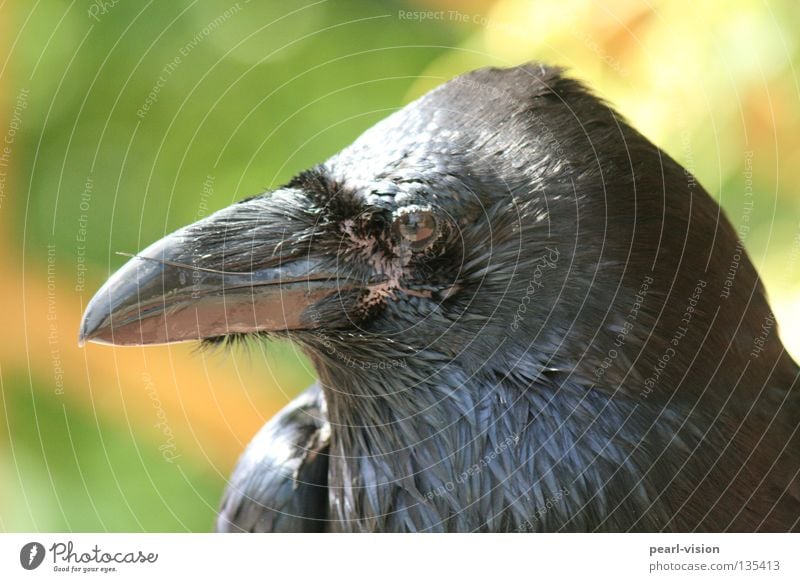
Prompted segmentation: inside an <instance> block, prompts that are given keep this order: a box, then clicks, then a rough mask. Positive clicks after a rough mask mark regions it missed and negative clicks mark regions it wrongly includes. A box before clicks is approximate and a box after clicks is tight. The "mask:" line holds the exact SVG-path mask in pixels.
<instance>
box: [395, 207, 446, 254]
mask: <svg viewBox="0 0 800 582" xmlns="http://www.w3.org/2000/svg"><path fill="white" fill-rule="evenodd" d="M395 224H396V225H397V231H398V232H399V233H400V236H401V237H403V240H404V241H405V242H406V243H408V244H409V245H410V246H411V248H413V249H414V250H421V249H424V248H426V247H427V246H428V245H430V244H431V243H432V242H434V241H435V240H436V238H437V236H438V234H439V231H438V228H437V224H436V216H435V215H434V214H433V212H431V211H429V210H418V209H410V210H407V211H405V212H402V213H400V215H399V216H398V217H397V220H396V222H395Z"/></svg>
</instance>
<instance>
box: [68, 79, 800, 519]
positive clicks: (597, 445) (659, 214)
mask: <svg viewBox="0 0 800 582" xmlns="http://www.w3.org/2000/svg"><path fill="white" fill-rule="evenodd" d="M262 335H263V336H265V337H278V338H285V339H288V340H290V341H292V342H295V343H296V344H297V345H299V346H301V347H302V349H303V350H304V351H305V353H307V354H308V356H309V357H310V358H311V360H312V361H313V363H314V366H315V367H316V371H317V373H318V375H319V382H318V383H317V384H316V385H314V386H313V387H312V388H310V389H309V390H308V391H306V392H305V393H304V394H302V395H301V396H300V397H299V398H297V399H296V400H295V401H294V402H292V403H291V404H289V405H288V406H287V407H286V408H285V409H284V410H283V411H282V412H281V413H280V414H278V415H277V416H276V417H275V418H274V419H273V420H271V421H270V422H269V423H268V424H267V425H266V426H265V427H264V428H263V429H262V431H261V432H260V433H259V434H258V435H257V436H256V437H255V439H254V441H253V442H252V444H251V445H250V446H249V447H248V449H247V451H246V452H245V453H244V455H243V457H242V459H241V461H240V462H239V465H238V467H237V469H236V471H235V473H234V474H233V477H232V479H231V482H230V486H229V488H228V490H227V492H226V494H225V497H224V500H223V502H222V507H221V511H220V513H219V518H218V520H217V529H218V530H221V531H490V532H499V531H788V530H794V529H797V528H798V521H799V520H800V479H798V471H800V437H799V435H798V430H797V429H798V422H800V401H799V400H798V398H799V396H798V394H799V393H800V387H799V385H798V367H797V365H796V364H795V363H794V362H793V361H792V359H791V358H790V356H789V355H787V353H786V352H785V350H784V348H783V346H782V344H781V341H780V339H779V337H778V334H777V328H776V324H775V319H774V316H773V315H772V313H771V311H770V307H769V304H768V303H767V299H766V297H765V292H764V288H763V286H762V284H761V282H760V280H759V278H758V275H757V273H756V271H755V269H754V267H753V265H752V264H751V262H750V261H749V259H748V258H747V255H746V253H745V251H744V250H743V247H742V244H741V242H740V241H739V240H738V239H737V236H736V233H735V231H734V229H733V228H732V226H731V224H730V223H729V222H728V220H727V219H726V218H725V217H724V216H723V214H722V213H721V210H720V207H719V206H718V205H717V204H716V203H715V202H714V201H713V200H712V198H711V197H710V196H709V195H708V194H707V193H706V192H705V191H704V190H703V188H702V187H701V186H700V185H699V184H698V183H697V181H696V180H695V178H694V177H693V176H692V175H691V174H690V173H689V172H687V171H686V170H684V168H682V167H681V166H680V165H679V164H678V163H677V162H675V161H674V160H673V159H671V158H670V157H669V156H668V155H666V154H665V153H664V152H663V151H661V150H660V149H659V148H658V147H656V146H655V145H653V144H652V143H651V142H650V141H648V140H647V139H646V138H644V137H643V136H642V135H641V134H639V133H638V132H637V131H636V130H634V129H632V128H631V127H630V126H629V125H628V124H627V123H626V122H625V121H624V119H622V118H621V117H620V115H619V114H617V113H616V112H615V111H614V110H613V109H611V108H610V107H609V106H608V105H607V104H605V103H604V102H602V101H601V100H600V99H598V98H597V97H595V96H593V95H592V94H591V93H590V92H589V91H587V90H586V89H585V88H584V87H583V86H582V85H581V84H580V83H579V82H577V81H575V80H572V79H570V78H569V77H567V76H565V75H564V74H563V73H562V71H560V70H558V69H554V68H549V67H545V66H542V65H538V64H528V65H524V66H519V67H515V68H510V69H497V68H488V69H482V70H477V71H474V72H471V73H468V74H465V75H463V76H460V77H458V78H455V79H453V80H451V81H449V82H447V83H445V84H444V85H442V86H440V87H438V88H437V89H435V90H433V91H431V92H430V93H428V94H427V95H425V96H423V97H422V98H420V99H418V100H417V101H415V102H413V103H411V104H410V105H408V106H407V107H405V108H403V109H401V110H399V111H398V112H396V113H394V114H393V115H391V116H390V117H388V118H387V119H385V120H383V121H381V122H380V123H378V124H377V125H375V126H374V127H372V128H371V129H369V130H368V131H366V132H365V133H364V134H363V135H362V136H361V137H360V138H358V139H357V140H356V141H355V143H353V144H352V145H351V146H350V147H348V148H346V149H345V150H343V151H342V152H340V153H338V154H336V155H334V156H333V157H332V158H330V159H329V160H328V161H327V162H325V163H323V164H320V165H318V166H316V167H314V168H312V169H310V170H307V171H304V172H301V173H300V174H299V175H297V176H296V177H295V178H294V179H292V180H291V181H290V182H289V183H288V184H286V185H285V186H283V187H282V188H279V189H277V190H275V191H273V192H267V193H264V194H261V195H258V196H255V197H252V198H248V199H246V200H242V201H241V202H238V203H236V204H233V205H232V206H230V207H228V208H225V209H223V210H221V211H219V212H217V213H216V214H214V215H213V216H210V217H208V218H206V219H203V220H201V221H199V222H196V223H194V224H191V225H189V226H187V227H185V228H182V229H180V230H178V231H177V232H175V233H173V234H171V235H169V236H167V237H165V238H163V239H162V240H160V241H159V242H157V243H155V244H154V245H152V246H150V247H149V248H147V249H146V250H144V251H143V252H142V253H141V254H140V255H138V256H137V257H136V258H133V259H131V260H130V262H128V264H126V265H125V266H124V267H122V268H121V269H120V270H119V271H118V272H117V273H116V274H115V275H113V276H112V277H111V278H110V279H109V281H108V282H107V283H106V284H105V285H104V286H103V288H102V289H101V290H100V291H99V292H98V293H97V295H96V296H95V297H94V298H93V299H92V301H91V303H90V304H89V306H88V307H87V310H86V313H85V315H84V319H83V323H82V327H81V330H80V338H81V341H86V340H88V341H97V342H101V343H102V342H104V343H112V344H118V345H142V344H152V343H163V342H175V341H183V340H197V339H200V340H203V341H204V342H208V343H220V342H222V343H230V342H233V341H236V340H238V339H242V338H249V337H259V336H262Z"/></svg>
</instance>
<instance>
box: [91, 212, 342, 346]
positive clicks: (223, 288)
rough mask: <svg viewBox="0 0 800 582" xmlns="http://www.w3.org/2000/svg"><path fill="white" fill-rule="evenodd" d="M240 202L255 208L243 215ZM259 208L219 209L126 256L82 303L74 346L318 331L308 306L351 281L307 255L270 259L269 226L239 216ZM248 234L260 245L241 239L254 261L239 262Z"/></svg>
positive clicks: (273, 239)
mask: <svg viewBox="0 0 800 582" xmlns="http://www.w3.org/2000/svg"><path fill="white" fill-rule="evenodd" d="M256 200H258V199H256ZM247 204H253V205H255V206H260V208H252V209H249V210H250V212H248V208H247ZM263 209H264V202H263V201H260V202H258V203H256V202H252V203H251V202H247V203H243V204H238V205H234V206H232V207H229V208H226V209H224V210H222V211H220V212H218V213H217V214H215V215H212V216H210V217H208V218H206V219H204V220H201V221H199V222H197V223H194V224H193V225H190V226H188V227H185V228H182V229H180V230H178V231H176V232H174V233H172V234H170V235H167V236H166V237H164V238H163V239H161V240H159V241H158V242H156V243H155V244H153V245H151V246H150V247H148V248H147V249H145V250H144V251H142V252H141V253H140V254H138V255H136V256H135V257H133V258H132V259H130V260H129V261H128V262H127V263H126V264H125V265H123V266H122V268H120V269H119V270H118V271H117V272H116V273H114V275H112V276H111V278H109V280H108V281H107V282H106V283H105V284H104V285H103V286H102V288H101V289H100V290H99V291H98V292H97V293H96V294H95V296H94V297H93V298H92V300H91V301H90V302H89V305H88V306H87V307H86V311H85V313H84V315H83V320H82V322H81V328H80V335H79V343H80V344H81V345H83V344H84V343H85V342H87V341H92V342H98V343H107V344H115V345H145V344H159V343H170V342H178V341H187V340H197V339H204V338H211V337H218V336H223V335H227V334H233V333H251V332H259V331H277V330H290V329H304V328H310V327H315V326H317V325H318V324H319V321H318V320H319V318H318V317H315V313H314V305H315V304H316V303H317V302H319V301H321V300H323V299H324V298H326V297H329V296H331V295H334V294H337V293H339V292H341V291H343V290H346V289H350V288H352V287H353V283H352V282H351V281H350V280H348V279H340V278H339V277H338V276H337V275H336V273H335V272H328V271H326V270H325V269H323V268H322V267H321V265H322V261H320V260H317V259H314V258H313V257H310V256H306V257H302V258H296V256H295V257H294V258H288V257H285V258H284V257H281V256H280V255H279V254H277V255H276V253H275V251H276V248H279V247H282V245H279V244H276V242H279V237H278V236H270V233H272V234H273V235H274V234H275V229H272V230H271V231H270V230H269V225H266V227H265V225H264V224H263V223H259V222H258V221H255V223H254V225H253V226H254V228H253V229H244V228H242V224H243V217H251V218H252V216H255V215H256V212H255V211H259V210H263ZM234 215H235V219H233V218H234ZM231 225H234V226H235V228H232V227H231ZM248 232H252V233H257V234H258V237H259V240H258V242H256V241H255V240H252V241H245V242H246V243H248V242H252V244H250V247H252V254H253V256H252V257H250V260H249V261H247V260H245V261H242V260H241V248H242V241H241V240H236V237H239V238H240V239H241V237H242V236H244V237H245V238H248V237H249V236H251V235H248V234H246V233H248ZM252 236H255V234H253V235H252ZM282 237H283V232H280V238H282ZM264 241H266V243H265V244H264ZM246 246H247V245H245V247H246ZM234 247H235V248H236V249H237V250H238V252H239V260H238V261H237V265H239V266H238V267H237V268H236V270H235V271H229V270H223V269H220V268H219V265H224V264H225V260H224V256H225V254H226V250H227V251H230V250H231V248H234ZM270 247H272V248H270ZM256 255H257V256H256ZM221 257H223V259H222V260H220V259H221ZM259 257H267V258H269V264H268V266H265V267H260V268H256V269H252V270H247V271H244V270H242V271H240V268H241V266H242V265H243V264H244V265H247V264H248V262H249V264H259V263H260V264H263V263H264V261H263V260H256V259H257V258H259ZM212 265H213V266H212Z"/></svg>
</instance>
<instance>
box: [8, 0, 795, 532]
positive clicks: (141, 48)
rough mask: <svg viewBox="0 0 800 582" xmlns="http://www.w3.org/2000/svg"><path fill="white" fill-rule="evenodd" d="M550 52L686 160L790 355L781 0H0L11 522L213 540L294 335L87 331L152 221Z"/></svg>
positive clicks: (787, 109)
mask: <svg viewBox="0 0 800 582" xmlns="http://www.w3.org/2000/svg"><path fill="white" fill-rule="evenodd" d="M532 59H536V60H542V61H546V62H548V63H553V64H558V65H562V66H564V67H566V68H568V69H569V70H570V74H572V75H573V76H575V77H577V78H580V79H583V80H584V81H586V82H587V83H588V84H590V85H591V86H592V87H593V88H594V89H595V91H596V92H597V93H598V94H600V95H601V96H602V97H604V98H605V99H607V100H608V101H609V102H611V103H613V104H614V105H615V106H616V107H617V108H618V109H619V110H620V111H621V112H623V114H624V115H625V116H627V117H628V118H629V119H630V120H631V121H632V123H633V125H634V126H636V127H637V128H639V129H640V130H641V131H642V132H643V133H644V134H645V135H647V136H648V137H649V138H651V139H652V140H653V141H655V142H656V143H658V144H659V145H660V146H662V147H663V148H664V149H665V150H666V151H667V152H668V153H669V154H671V155H672V156H673V157H675V158H676V159H677V160H678V161H680V162H681V163H683V164H684V165H685V166H686V167H687V168H689V169H690V170H692V171H693V172H694V173H695V174H696V175H697V176H698V178H699V180H700V182H701V183H702V184H703V185H704V186H705V188H706V189H707V190H708V191H709V192H710V193H711V194H712V195H713V196H715V197H716V198H717V200H718V201H719V202H720V203H721V204H722V206H723V207H724V208H725V210H726V211H727V214H728V216H729V218H730V219H731V220H732V221H733V223H734V225H735V226H736V227H737V228H740V227H743V226H744V227H745V228H746V226H747V225H745V224H744V223H743V219H742V217H743V216H744V214H745V213H746V210H745V206H744V203H745V195H746V192H747V191H748V189H750V188H752V192H753V194H754V200H755V204H754V206H753V210H752V215H751V219H750V221H749V223H748V224H749V226H750V228H749V229H747V230H746V231H745V230H744V229H743V230H742V237H743V238H744V240H745V243H746V247H747V249H748V251H749V252H750V255H751V257H752V259H753V260H754V262H755V264H756V265H757V267H758V268H759V270H760V272H761V274H762V276H763V278H764V281H765V283H766V286H767V289H768V291H769V294H770V297H771V299H772V302H773V306H774V308H775V311H776V313H777V316H778V321H779V323H780V325H781V330H782V334H783V338H784V341H785V343H786V345H787V346H788V348H789V349H790V350H792V351H793V353H794V354H795V357H796V359H797V355H800V71H799V70H798V67H799V66H800V7H798V5H797V3H796V1H795V0H785V1H770V2H767V1H765V0H734V1H731V2H724V3H721V2H717V3H706V2H697V1H695V0H692V1H686V2H684V1H674V0H670V1H663V2H660V1H653V0H650V1H641V0H619V1H611V0H600V1H596V2H590V1H586V0H558V1H557V2H552V1H550V0H541V1H529V0H496V1H492V0H485V1H477V2H469V1H461V2H456V1H445V0H427V1H424V0H416V1H413V2H398V1H388V0H380V1H373V2H369V3H367V2H358V1H356V0H329V1H325V0H322V1H318V2H313V3H305V4H304V3H302V2H292V3H289V2H283V3H281V2H275V1H270V2H257V1H253V2H249V1H248V0H239V1H238V2H234V1H232V0H213V1H208V0H203V1H202V2H200V1H196V0H195V1H187V0H180V1H174V2H155V1H153V0H150V1H149V2H145V1H141V2H133V1H130V0H97V1H94V2H91V1H89V0H48V1H47V2H22V1H9V0H6V1H4V2H0V89H1V90H0V322H2V324H1V325H0V396H2V398H1V399H0V531H23V530H31V531H44V530H57V531H65V530H69V531H89V530H97V531H187V530H188V531H207V530H209V529H210V527H211V524H212V523H213V519H214V515H215V510H216V506H217V503H218V500H219V498H220V496H221V493H222V490H223V488H224V486H225V482H226V477H227V476H228V475H229V473H230V471H231V469H232V467H233V465H234V463H235V460H236V458H237V456H238V455H239V453H240V452H241V450H242V449H243V448H244V446H245V444H246V443H247V442H248V441H249V439H250V438H251V437H252V436H253V434H254V433H255V432H256V431H257V430H258V428H260V426H261V425H262V424H263V423H264V422H265V421H266V420H267V419H268V418H269V417H270V416H272V415H273V414H274V413H275V411H276V410H278V409H279V408H280V407H281V406H282V405H284V404H285V403H286V402H287V401H288V400H289V399H290V398H291V397H292V396H293V395H295V394H296V393H297V392H298V391H300V390H301V389H302V388H304V387H305V386H306V385H308V384H309V383H310V382H311V381H312V379H313V370H312V369H311V368H310V367H309V365H308V363H307V362H306V360H304V359H303V357H302V355H300V354H298V353H297V352H296V351H295V350H294V348H293V347H292V346H291V345H286V344H270V345H264V346H255V347H253V348H251V349H250V350H249V351H234V352H220V353H207V352H199V353H198V352H197V351H196V350H195V349H194V348H193V346H191V345H177V346H168V347H158V348H147V349H139V348H127V349H113V348H110V347H103V346H96V345H89V346H87V347H86V348H83V349H80V348H78V346H77V342H76V337H77V330H78V322H79V319H80V315H81V313H82V310H83V307H84V306H85V304H86V302H87V301H88V300H89V298H90V297H91V296H92V294H93V292H94V291H95V290H96V289H97V287H98V286H99V285H100V284H101V283H102V282H103V280H104V279H105V278H106V277H107V276H108V275H109V274H110V273H111V272H112V271H113V270H114V269H115V268H117V267H118V266H120V265H121V264H122V263H123V262H124V261H125V258H124V257H120V256H118V255H117V254H116V252H118V251H122V252H135V251H137V250H139V249H141V248H143V247H144V246H146V245H147V244H148V243H149V242H151V241H153V240H155V239H157V238H159V237H160V236H162V235H163V234H165V233H166V232H169V231H171V230H173V229H175V228H177V227H180V226H182V225H184V224H186V223H188V222H192V221H194V220H196V219H198V218H201V217H202V216H205V215H207V214H209V213H210V212H212V211H214V210H216V209H218V208H221V207H224V206H226V205H228V204H230V203H231V202H233V201H234V200H237V199H239V198H242V197H245V196H248V195H252V194H254V193H257V192H260V191H262V190H264V189H266V188H270V187H273V186H277V185H280V184H281V183H282V182H284V181H286V180H287V179H288V178H290V177H291V176H292V175H293V174H294V173H295V172H297V171H299V170H301V169H303V168H305V167H307V166H309V165H311V164H313V163H316V162H319V161H321V160H323V159H325V158H326V157H328V156H329V155H331V154H333V153H334V152H336V151H337V150H339V149H340V148H342V147H343V146H345V145H347V144H348V143H349V142H350V141H351V140H352V139H354V138H355V137H356V136H357V135H358V134H359V133H360V132H362V131H363V130H364V129H366V128H367V127H369V126H370V125H372V124H373V123H374V122H376V121H377V120H379V119H381V118H383V117H384V116H386V115H387V114H388V113H390V112H391V111H393V110H395V109H396V108H398V107H401V106H402V105H404V104H405V103H407V102H409V101H410V100H412V99H413V98H415V97H417V96H419V95H421V94H422V93H424V92H425V91H426V90H428V89H429V88H431V87H434V86H436V85H438V84H439V83H441V82H442V81H444V80H446V79H448V78H451V77H453V76H454V75H457V74H459V73H461V72H464V71H467V70H470V69H473V68H476V67H481V66H486V65H500V66H508V65H512V64H517V63H520V62H523V61H526V60H532Z"/></svg>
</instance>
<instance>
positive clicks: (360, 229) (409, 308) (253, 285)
mask: <svg viewBox="0 0 800 582" xmlns="http://www.w3.org/2000/svg"><path fill="white" fill-rule="evenodd" d="M487 74H489V75H494V74H496V71H495V72H494V73H493V72H492V71H482V72H479V73H477V74H473V75H470V76H465V77H462V78H459V79H456V80H454V81H453V82H451V83H449V84H446V85H445V86H443V87H441V88H439V89H438V90H435V91H433V92H431V93H430V94H428V95H426V96H425V97H423V98H421V99H419V100H418V101H416V102H415V103H412V104H411V105H409V106H408V107H406V108H404V109H402V110H401V111H399V112H397V113H395V114H394V115H392V116H391V117H389V118H388V119H386V120H384V121H383V122H381V123H379V124H377V125H376V126H374V127H373V128H371V129H370V130H368V131H367V132H366V133H365V134H364V135H362V136H361V137H360V138H359V139H358V140H357V141H356V142H355V143H354V144H353V145H352V146H350V147H348V148H347V149H345V150H344V151H342V152H340V153H339V154H337V155H335V156H333V157H332V158H331V159H330V160H328V161H327V162H325V163H324V164H321V165H319V166H317V167H315V168H312V169H310V170H308V171H305V172H302V173H301V174H299V175H298V176H296V177H295V178H294V179H292V180H291V181H290V182H289V183H288V184H287V185H285V186H284V187H282V188H279V189H277V190H275V191H273V192H268V193H265V194H262V195H259V196H255V197H252V198H249V199H247V200H243V201H241V202H238V203H236V204H234V205H232V206H230V207H228V208H225V209H223V210H221V211H219V212H217V213H216V214H214V215H212V216H210V217H208V218H205V219H203V220H200V221H198V222H196V223H194V224H191V225H189V226H187V227H185V228H182V229H180V230H178V231H177V232H175V233H173V234H170V235H168V236H167V237H165V238H163V239H162V240H160V241H158V242H156V243H155V244H153V245H152V246H150V247H148V248H147V249H145V250H144V251H142V252H141V253H139V254H138V255H137V256H136V257H135V258H132V259H131V260H130V261H129V262H128V263H127V264H126V265H125V266H124V267H122V268H121V269H120V270H119V271H117V272H116V273H115V274H114V275H113V276H112V277H111V278H110V279H109V281H108V282H107V283H106V284H105V285H104V286H103V288H102V289H101V290H100V291H98V293H97V294H96V295H95V297H94V298H93V299H92V301H91V302H90V304H89V306H88V307H87V310H86V313H85V315H84V319H83V322H82V326H81V331H80V340H81V341H82V342H83V341H95V342H100V343H111V344H118V345H143V344H155V343H167V342H175V341H185V340H198V339H200V340H206V341H210V342H216V341H220V340H221V339H224V338H231V337H241V336H242V335H243V334H281V335H287V334H288V336H289V337H290V338H291V339H294V340H296V341H298V342H300V343H302V344H303V345H305V346H307V347H308V348H309V349H310V350H311V351H312V352H313V354H312V355H315V356H319V357H321V358H323V359H329V360H331V361H332V363H334V364H335V363H336V362H338V363H339V364H341V365H343V366H349V367H351V368H364V369H370V368H371V369H373V370H374V369H375V368H378V367H381V368H383V367H386V365H388V366H390V367H391V366H393V365H395V366H396V365H397V363H398V362H399V361H400V360H399V359H398V358H404V360H403V362H402V363H403V365H405V364H407V360H406V359H405V358H410V357H414V355H415V354H418V353H420V352H430V353H437V354H439V355H440V356H442V357H445V358H456V359H463V360H464V362H465V363H468V365H469V366H472V365H473V364H474V363H480V362H481V361H485V360H486V358H487V356H488V355H489V353H490V352H492V351H496V350H497V347H498V346H497V337H498V335H500V336H504V335H508V334H509V333H512V334H513V333H517V332H519V333H520V337H525V333H524V332H522V331H520V329H526V330H529V328H530V329H532V328H533V327H535V326H536V325H539V324H541V323H542V322H543V321H544V320H545V319H546V318H547V314H548V312H549V310H550V308H551V307H552V303H553V298H555V297H557V296H558V295H559V292H563V289H561V290H560V287H561V285H562V283H563V276H562V277H561V279H562V281H561V282H559V281H558V277H557V276H556V275H557V272H558V267H559V266H560V264H561V263H564V264H565V265H568V264H569V262H570V258H569V255H570V251H569V248H568V247H570V246H571V243H570V244H567V245H566V246H565V245H564V242H565V239H567V242H569V241H568V239H569V238H570V237H571V236H572V235H571V234H568V233H566V232H564V229H561V230H560V231H559V232H557V233H555V232H553V225H552V223H551V213H552V211H553V208H550V207H549V206H548V204H550V205H552V204H553V202H554V201H556V200H559V199H560V198H561V197H569V198H570V199H571V200H573V202H574V199H575V193H574V192H573V191H572V190H571V187H570V183H569V181H568V180H565V179H564V178H563V175H564V174H565V173H566V172H567V170H568V168H569V164H570V163H573V162H572V161H571V160H567V159H563V158H562V157H560V152H561V153H563V148H564V147H566V145H559V143H558V138H557V136H556V133H557V127H556V126H557V124H558V123H560V122H561V120H560V119H555V118H554V119H549V118H548V117H547V115H546V114H543V115H537V116H533V117H531V118H530V119H526V117H527V116H528V112H529V111H530V109H531V107H532V106H533V105H534V104H535V101H536V100H541V104H542V105H543V106H545V105H546V106H548V107H556V108H558V106H559V105H560V106H562V107H563V103H559V100H558V98H557V97H555V95H556V93H554V92H555V91H556V89H557V88H558V86H559V85H560V86H561V88H562V89H563V90H566V89H569V88H571V87H572V86H573V85H575V84H574V83H572V82H571V81H564V80H563V79H561V78H560V77H558V76H557V74H556V72H555V71H546V70H544V69H538V68H530V69H525V68H520V69H517V70H516V71H515V72H514V77H513V78H512V77H509V76H507V75H506V76H505V78H504V79H503V83H501V84H497V83H496V81H495V80H494V79H491V78H486V75H487ZM532 84H533V85H535V87H536V92H535V93H533V94H531V93H530V92H529V88H530V86H531V85H532ZM575 87H577V85H575ZM537 93H538V94H537ZM545 113H546V112H545ZM531 124H533V128H532V127H531ZM548 196H550V197H551V198H554V199H553V200H550V201H549V202H548ZM569 212H572V211H571V210H570V211H569ZM562 271H563V269H562ZM487 350H488V352H487Z"/></svg>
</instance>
